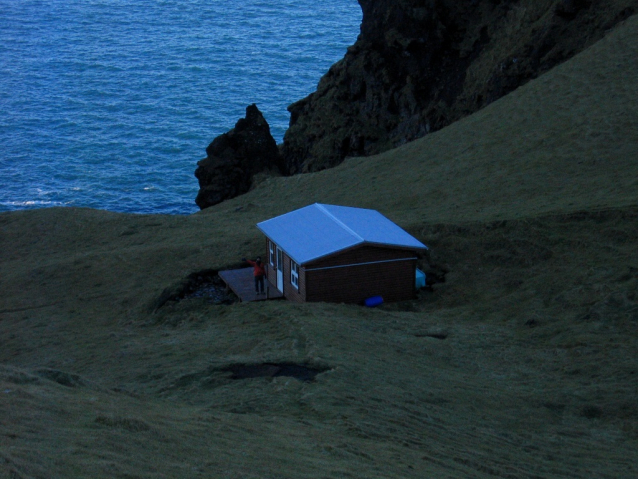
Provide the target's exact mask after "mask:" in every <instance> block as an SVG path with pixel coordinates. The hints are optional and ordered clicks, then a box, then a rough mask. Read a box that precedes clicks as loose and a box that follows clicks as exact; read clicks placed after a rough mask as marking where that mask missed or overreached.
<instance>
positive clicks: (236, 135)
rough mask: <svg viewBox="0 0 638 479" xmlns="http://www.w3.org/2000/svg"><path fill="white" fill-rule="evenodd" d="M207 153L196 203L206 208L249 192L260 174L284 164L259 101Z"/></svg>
mask: <svg viewBox="0 0 638 479" xmlns="http://www.w3.org/2000/svg"><path fill="white" fill-rule="evenodd" d="M206 154H207V155H208V156H207V157H206V158H204V159H203V160H201V161H199V162H198V163H197V169H196V170H195V176H196V177H197V179H198V180H199V193H198V194H197V198H196V199H195V203H197V206H199V207H200V209H202V210H203V209H204V208H208V207H209V206H212V205H215V204H217V203H221V202H222V201H224V200H227V199H229V198H234V197H235V196H239V195H241V194H243V193H246V192H247V191H248V190H249V189H250V186H251V184H252V179H253V175H255V174H256V173H259V172H261V171H265V170H270V169H272V168H277V169H281V166H282V158H281V156H280V154H279V149H278V148H277V143H276V142H275V139H274V138H273V137H272V135H271V134H270V127H269V126H268V123H267V122H266V119H265V118H264V116H263V115H262V114H261V112H260V111H259V110H258V109H257V106H256V105H255V104H253V105H250V106H249V107H247V108H246V118H242V119H240V120H239V121H238V122H237V124H236V125H235V128H233V129H232V130H230V131H229V132H228V133H224V134H223V135H220V136H218V137H217V138H215V139H214V140H213V142H212V143H211V144H210V145H208V148H206Z"/></svg>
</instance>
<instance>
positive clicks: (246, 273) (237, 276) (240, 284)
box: [219, 268, 284, 302]
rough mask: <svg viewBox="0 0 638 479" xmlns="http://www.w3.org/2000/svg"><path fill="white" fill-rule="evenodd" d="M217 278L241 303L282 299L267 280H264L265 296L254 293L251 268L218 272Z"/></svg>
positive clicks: (280, 294) (275, 288) (281, 295)
mask: <svg viewBox="0 0 638 479" xmlns="http://www.w3.org/2000/svg"><path fill="white" fill-rule="evenodd" d="M219 277H220V278H221V279H222V280H223V281H224V283H226V286H228V287H229V288H230V289H231V290H232V292H233V293H235V294H236V295H237V296H238V297H239V299H240V301H242V302H249V301H266V300H268V299H281V298H283V297H284V295H283V294H282V293H280V292H279V290H278V289H277V287H276V286H273V285H272V284H271V283H270V282H269V281H268V279H267V278H264V291H265V293H266V294H257V293H255V279H254V277H253V268H242V269H228V270H226V271H220V272H219Z"/></svg>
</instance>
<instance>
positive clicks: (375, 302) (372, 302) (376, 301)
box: [364, 296, 383, 308]
mask: <svg viewBox="0 0 638 479" xmlns="http://www.w3.org/2000/svg"><path fill="white" fill-rule="evenodd" d="M364 304H365V305H366V306H367V307H368V308H374V307H376V306H379V305H380V304H383V298H382V297H381V296H372V297H371V298H368V299H366V300H365V301H364Z"/></svg>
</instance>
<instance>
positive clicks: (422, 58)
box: [282, 0, 638, 173]
mask: <svg viewBox="0 0 638 479" xmlns="http://www.w3.org/2000/svg"><path fill="white" fill-rule="evenodd" d="M359 4H360V5H361V9H362V12H363V20H362V23H361V34H360V35H359V37H358V39H357V41H356V43H355V44H354V45H353V46H352V47H350V48H349V49H348V52H347V53H346V55H345V57H344V58H343V59H342V60H341V61H340V62H338V63H336V64H335V65H333V66H332V68H330V70H329V71H328V72H327V73H326V74H325V75H324V77H323V78H322V79H321V81H320V82H319V85H318V86H317V90H316V91H315V92H314V93H312V94H311V95H309V96H308V97H306V98H304V99H302V100H300V101H298V102H296V103H294V104H292V105H290V106H289V107H288V110H289V111H290V114H291V119H290V127H289V129H288V130H287V131H286V135H285V137H284V143H283V148H282V152H283V155H284V160H285V164H286V168H287V170H288V172H289V173H298V172H308V171H320V170H322V169H325V168H330V167H333V166H335V165H337V164H339V163H341V161H343V159H344V158H346V157H352V156H369V155H372V154H376V153H380V152H383V151H386V150H388V149H391V148H394V147H396V146H399V145H402V144H404V143H406V142H408V141H411V140H414V139H416V138H421V137H423V136H425V135H427V134H429V133H431V132H434V131H437V130H440V129H441V128H444V127H446V126H447V125H450V124H451V123H453V122H455V121H457V120H459V119H461V118H464V117H466V116H468V115H470V114H472V113H474V112H476V111H478V110H480V109H481V108H483V107H485V106H487V105H489V104H490V103H492V102H494V101H495V100H497V99H499V98H501V97H503V96H504V95H506V94H508V93H510V92H511V91H514V90H515V89H516V88H518V87H520V86H522V85H524V84H525V83H527V82H528V81H529V80H531V79H533V78H536V77H538V76H539V75H541V74H542V73H544V72H546V71H548V70H550V69H551V68H553V67H555V66H556V65H559V64H560V63H562V62H564V61H565V60H567V59H569V58H571V57H573V56H574V55H575V54H577V53H579V52H581V51H583V50H584V49H585V48H587V47H589V46H591V45H592V44H593V43H595V42H596V41H598V40H599V39H601V38H602V37H603V36H604V35H605V33H606V32H608V31H609V30H611V29H613V28H614V26H615V25H616V24H617V23H618V22H621V21H622V20H624V19H626V18H627V17H629V16H631V15H632V14H634V13H635V12H636V11H637V10H638V2H637V1H636V0H594V1H590V0H502V1H501V0H499V1H495V0H474V1H471V2H458V1H452V0H433V1H429V2H424V1H422V0H374V1H372V0H359Z"/></svg>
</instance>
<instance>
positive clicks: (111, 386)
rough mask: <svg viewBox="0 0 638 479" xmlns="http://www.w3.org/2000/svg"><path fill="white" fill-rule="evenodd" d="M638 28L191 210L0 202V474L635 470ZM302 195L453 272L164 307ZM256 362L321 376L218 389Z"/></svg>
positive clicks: (228, 263) (489, 474) (233, 383)
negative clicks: (381, 142) (532, 75)
mask: <svg viewBox="0 0 638 479" xmlns="http://www.w3.org/2000/svg"><path fill="white" fill-rule="evenodd" d="M636 38H638V17H636V16H633V17H630V18H629V19H628V20H626V21H625V22H623V23H621V24H619V25H618V26H617V27H616V28H615V29H614V30H613V31H612V32H609V33H608V34H607V36H605V38H603V39H602V40H601V41H599V42H597V43H596V44H594V45H593V46H592V47H590V48H588V49H587V50H585V51H584V52H582V53H580V54H578V55H576V56H575V57H574V58H572V59H571V60H569V61H567V62H565V63H564V64H562V65H560V66H559V67H557V68H555V69H553V70H551V71H549V72H548V73H546V74H545V75H543V76H541V77H539V78H538V79H536V80H532V81H530V82H529V83H528V84H526V85H525V86H524V87H522V88H519V89H518V90H516V91H515V92H513V93H511V94H509V95H507V96H505V97H503V98H501V99H500V100H498V101H496V102H494V103H492V104H490V105H489V106H487V107H486V108H484V109H482V110H481V111H479V112H477V113H476V114H474V115H472V116H469V117H467V118H465V119H463V120H461V121H459V122H457V123H454V124H453V125H451V126H449V127H447V128H444V129H442V130H440V131H438V132H436V133H433V134H431V135H428V136H427V137H425V138H422V139H419V140H417V141H414V142H412V143H408V144H406V145H404V146H402V147H401V148H398V149H394V150H390V151H387V152H385V153H383V154H380V155H377V156H374V157H371V158H366V159H361V158H352V159H349V160H347V161H346V162H344V163H343V164H341V165H340V166H338V167H336V168H332V169H329V170H325V171H322V172H319V173H313V174H308V175H297V176H293V177H288V178H270V179H264V180H263V181H262V182H261V183H259V185H258V186H257V187H256V188H255V189H254V190H252V191H251V192H249V193H248V194H246V195H243V196H241V197H238V198H235V199H233V200H230V201H226V202H223V203H221V204H219V205H216V206H213V207H210V208H208V209H206V210H203V211H201V212H199V213H197V214H194V215H192V216H188V217H181V216H160V215H156V216H147V215H145V216H141V215H125V214H115V213H110V212H105V211H96V210H88V209H74V208H64V209H62V208H53V209H43V210H35V211H21V212H12V213H2V214H0V291H2V292H1V293H0V341H1V343H0V361H1V363H0V477H7V478H9V477H11V478H18V477H20V478H31V477H47V478H56V477H60V478H62V477H128V478H133V477H136V478H144V477H233V478H235V477H243V478H275V477H277V478H281V477H286V478H315V477H325V478H332V477H334V478H341V477H366V478H368V477H370V478H372V477H378V478H392V477H396V478H406V477H411V478H423V477H437V478H458V477H475V478H493V477H510V478H564V477H572V478H591V477H601V478H631V477H636V476H638V470H637V466H636V464H638V453H637V452H636V451H638V406H637V404H638V379H637V376H638V360H637V359H636V356H635V351H636V349H637V347H638V335H637V334H636V325H637V324H638V221H637V220H638V163H636V161H635V159H636V158H637V157H638V77H637V76H636V75H635V72H636V71H638V43H637V42H636ZM426 160H427V161H426ZM315 201H320V202H323V203H336V204H347V205H351V206H362V207H371V208H375V209H378V210H379V211H381V212H382V213H383V214H385V215H386V216H388V217H389V218H390V219H392V220H394V221H396V222H398V223H399V224H400V225H402V226H403V227H405V228H406V229H408V230H409V231H410V232H411V233H412V234H414V235H416V236H417V237H418V238H419V239H420V240H422V241H423V242H425V243H426V244H428V245H429V246H430V247H431V248H432V258H431V263H432V264H430V265H429V266H428V265H425V264H424V267H426V268H429V269H430V271H431V273H432V274H435V275H437V276H438V277H439V278H440V280H441V282H439V283H437V284H435V285H434V287H433V290H432V291H423V292H421V293H420V295H419V297H418V298H417V299H415V300H414V301H408V302H405V303H397V304H391V305H386V306H383V307H382V308H378V309H372V310H371V309H365V308H362V307H359V306H346V305H339V304H304V305H296V304H290V303H287V302H285V301H271V302H267V303H262V304H254V303H252V304H232V305H229V306H227V305H215V304H210V303H208V302H206V301H205V300H203V299H197V298H192V299H182V300H181V301H174V300H171V299H175V298H176V297H175V296H174V295H172V293H175V292H179V291H180V285H183V284H184V283H185V281H186V279H187V278H188V277H189V275H191V274H193V273H198V272H199V275H200V276H204V275H205V274H207V273H205V272H206V271H207V270H219V269H222V268H227V267H233V266H236V265H238V264H239V263H238V261H239V258H241V257H242V256H246V255H256V254H259V253H262V254H263V253H264V252H263V251H262V248H263V239H262V237H261V236H260V235H259V233H258V230H257V229H256V228H255V227H254V225H255V223H257V222H258V221H260V220H263V219H266V218H269V217H272V216H274V215H277V214H280V213H283V212H286V211H289V210H291V209H294V208H297V207H300V206H304V205H306V204H308V203H311V202H315ZM197 276H198V274H195V275H194V277H195V278H197ZM443 279H445V281H444V282H443V281H442V280H443ZM269 364H284V365H285V364H294V365H298V366H305V367H310V368H315V369H317V370H321V371H323V372H322V373H320V374H318V375H317V376H316V378H315V380H314V381H312V382H306V381H302V380H299V379H296V378H294V377H291V376H285V375H284V376H281V377H253V378H244V379H232V372H233V371H234V372H235V374H236V375H238V376H239V377H241V376H242V374H241V372H242V371H246V369H244V367H245V366H259V365H269ZM264 367H267V366H264ZM238 371H239V373H237V372H238ZM246 375H247V374H244V376H246ZM248 375H249V374H248Z"/></svg>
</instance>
